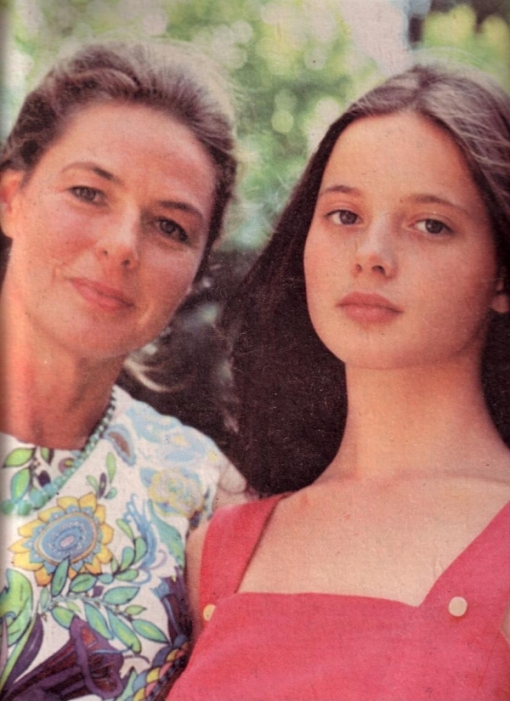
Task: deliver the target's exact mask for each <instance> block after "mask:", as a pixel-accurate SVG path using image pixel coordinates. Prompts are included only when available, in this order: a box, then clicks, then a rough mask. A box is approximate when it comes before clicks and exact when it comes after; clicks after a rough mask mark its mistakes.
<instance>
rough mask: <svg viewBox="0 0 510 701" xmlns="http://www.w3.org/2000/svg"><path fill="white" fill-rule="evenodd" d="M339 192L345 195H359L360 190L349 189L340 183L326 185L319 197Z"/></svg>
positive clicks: (355, 188)
mask: <svg viewBox="0 0 510 701" xmlns="http://www.w3.org/2000/svg"><path fill="white" fill-rule="evenodd" d="M335 192H339V193H342V194H345V195H361V190H358V188H357V187H351V186H350V185H342V184H340V183H338V184H335V185H328V186H327V187H325V188H323V189H322V190H320V192H319V197H323V196H324V195H329V194H331V193H335Z"/></svg>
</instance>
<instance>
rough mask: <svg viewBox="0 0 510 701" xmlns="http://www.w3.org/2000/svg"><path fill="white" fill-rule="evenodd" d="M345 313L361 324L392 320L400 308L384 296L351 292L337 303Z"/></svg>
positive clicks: (399, 312) (400, 311)
mask: <svg viewBox="0 0 510 701" xmlns="http://www.w3.org/2000/svg"><path fill="white" fill-rule="evenodd" d="M339 306H340V308H341V309H342V311H343V312H344V313H345V315H346V316H347V317H348V318H349V319H351V320H352V321H357V322H358V323H362V324H373V323H385V322H388V321H393V320H394V319H395V318H396V317H397V316H398V315H399V314H401V313H402V310H401V309H399V307H397V306H396V305H395V304H393V303H392V302H390V301H389V300H388V299H386V297H382V296H381V295H378V294H373V293H365V292H351V293H350V294H348V295H346V296H345V297H343V299H342V300H341V301H340V304H339Z"/></svg>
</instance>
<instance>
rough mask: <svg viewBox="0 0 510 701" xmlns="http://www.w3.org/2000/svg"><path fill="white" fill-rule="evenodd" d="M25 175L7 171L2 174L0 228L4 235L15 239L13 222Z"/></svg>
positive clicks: (19, 172) (17, 171) (0, 177)
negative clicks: (17, 196)
mask: <svg viewBox="0 0 510 701" xmlns="http://www.w3.org/2000/svg"><path fill="white" fill-rule="evenodd" d="M24 176H25V173H24V172H22V171H19V170H5V171H4V172H3V173H1V174H0V228H1V230H2V233H3V234H4V235H5V236H7V237H9V238H14V235H13V227H12V221H13V216H15V214H16V211H17V203H18V200H17V198H16V195H17V194H18V192H19V190H20V188H21V186H22V182H23V178H24Z"/></svg>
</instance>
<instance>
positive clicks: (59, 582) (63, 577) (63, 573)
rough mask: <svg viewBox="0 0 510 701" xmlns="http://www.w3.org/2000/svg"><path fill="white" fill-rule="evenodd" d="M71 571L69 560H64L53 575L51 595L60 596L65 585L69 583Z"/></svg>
mask: <svg viewBox="0 0 510 701" xmlns="http://www.w3.org/2000/svg"><path fill="white" fill-rule="evenodd" d="M68 571H69V558H66V559H65V560H62V562H61V563H60V565H59V566H58V567H57V569H56V570H55V572H54V573H53V577H52V579H51V595H52V596H54V597H55V596H58V595H59V594H61V593H62V590H63V589H64V586H65V583H66V582H67V572H68Z"/></svg>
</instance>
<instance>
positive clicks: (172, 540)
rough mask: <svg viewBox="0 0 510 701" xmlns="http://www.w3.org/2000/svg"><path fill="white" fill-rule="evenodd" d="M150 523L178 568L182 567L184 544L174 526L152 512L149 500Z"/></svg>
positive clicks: (151, 504) (152, 507) (152, 506)
mask: <svg viewBox="0 0 510 701" xmlns="http://www.w3.org/2000/svg"><path fill="white" fill-rule="evenodd" d="M148 506H149V510H150V513H151V520H152V523H154V525H155V526H156V528H157V529H158V532H159V536H160V538H161V540H162V541H163V543H164V544H165V545H166V547H167V548H168V551H169V553H170V554H171V555H172V556H173V557H174V558H175V560H176V562H177V564H178V565H179V566H180V567H184V543H183V540H182V536H181V534H180V533H179V531H178V530H177V528H175V527H174V526H171V525H170V524H168V523H165V522H164V521H162V520H161V519H160V518H159V516H158V515H157V514H156V512H155V510H154V505H153V503H152V501H151V500H149V501H148Z"/></svg>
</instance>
